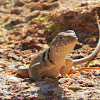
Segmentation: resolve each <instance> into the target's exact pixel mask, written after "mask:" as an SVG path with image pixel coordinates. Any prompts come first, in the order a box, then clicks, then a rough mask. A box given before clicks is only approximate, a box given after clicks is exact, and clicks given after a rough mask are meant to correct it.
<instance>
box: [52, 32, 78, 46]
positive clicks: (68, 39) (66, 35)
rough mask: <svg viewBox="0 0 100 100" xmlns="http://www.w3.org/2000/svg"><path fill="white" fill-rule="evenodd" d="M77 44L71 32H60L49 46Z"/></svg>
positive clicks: (75, 37)
mask: <svg viewBox="0 0 100 100" xmlns="http://www.w3.org/2000/svg"><path fill="white" fill-rule="evenodd" d="M73 42H75V43H76V42H77V36H76V34H75V32H74V31H73V30H68V31H66V32H60V33H59V34H58V35H57V36H56V37H55V38H54V39H53V40H52V42H51V44H50V46H51V47H52V46H55V47H62V46H65V45H67V44H70V43H73Z"/></svg>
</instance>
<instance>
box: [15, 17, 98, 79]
mask: <svg viewBox="0 0 100 100" xmlns="http://www.w3.org/2000/svg"><path fill="white" fill-rule="evenodd" d="M97 24H98V28H99V41H98V44H97V46H96V48H95V50H94V51H93V53H92V54H90V55H89V56H87V57H85V58H81V59H76V60H72V59H71V58H68V57H67V56H68V54H69V53H70V52H71V51H72V50H73V48H74V47H75V45H76V43H77V40H78V39H77V36H76V34H75V32H74V31H73V30H68V31H66V32H60V33H59V34H58V35H57V36H56V37H55V38H54V39H53V40H52V42H51V43H50V47H49V48H48V49H47V50H45V51H43V52H41V53H39V54H38V55H37V56H36V57H35V58H33V61H32V62H31V64H30V66H29V67H19V68H18V69H17V71H16V73H18V74H19V75H21V76H23V77H30V78H31V79H33V80H35V81H38V80H39V79H41V78H45V77H51V78H55V77H57V76H58V74H59V73H60V74H61V75H62V76H65V75H66V74H68V73H69V71H70V70H71V68H72V66H74V65H77V64H81V63H84V62H87V61H90V60H91V59H93V58H94V57H95V56H96V55H97V54H98V52H99V50H100V24H99V21H98V19H97Z"/></svg>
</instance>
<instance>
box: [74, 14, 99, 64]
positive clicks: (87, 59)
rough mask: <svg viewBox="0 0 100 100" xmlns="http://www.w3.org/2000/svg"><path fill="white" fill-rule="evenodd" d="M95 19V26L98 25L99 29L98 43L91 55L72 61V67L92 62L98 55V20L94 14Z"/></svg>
mask: <svg viewBox="0 0 100 100" xmlns="http://www.w3.org/2000/svg"><path fill="white" fill-rule="evenodd" d="M96 17H97V25H98V28H99V41H98V44H97V46H96V48H95V50H94V51H93V53H92V54H90V55H89V56H87V57H85V58H81V59H76V60H73V65H77V64H81V63H85V62H87V61H90V60H92V59H93V58H94V57H95V56H96V55H97V54H98V52H99V50H100V24H99V20H98V16H97V14H96Z"/></svg>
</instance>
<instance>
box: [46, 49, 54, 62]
mask: <svg viewBox="0 0 100 100" xmlns="http://www.w3.org/2000/svg"><path fill="white" fill-rule="evenodd" d="M49 52H50V48H49V49H48V54H47V57H48V60H49V61H50V62H51V63H54V62H53V61H52V60H51V59H50V56H49Z"/></svg>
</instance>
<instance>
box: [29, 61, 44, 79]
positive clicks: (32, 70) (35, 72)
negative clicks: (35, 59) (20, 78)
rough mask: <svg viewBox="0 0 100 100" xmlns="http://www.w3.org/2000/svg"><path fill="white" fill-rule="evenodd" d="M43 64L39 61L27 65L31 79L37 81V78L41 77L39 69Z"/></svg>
mask: <svg viewBox="0 0 100 100" xmlns="http://www.w3.org/2000/svg"><path fill="white" fill-rule="evenodd" d="M44 66H45V64H43V63H41V62H39V63H36V64H34V65H32V66H30V67H29V71H28V72H29V76H30V78H31V79H33V80H34V81H38V80H39V79H41V77H42V76H41V70H42V69H43V67H44Z"/></svg>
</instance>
